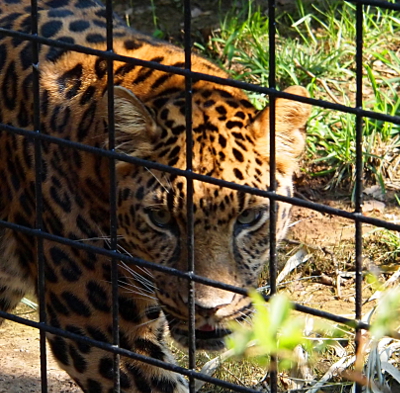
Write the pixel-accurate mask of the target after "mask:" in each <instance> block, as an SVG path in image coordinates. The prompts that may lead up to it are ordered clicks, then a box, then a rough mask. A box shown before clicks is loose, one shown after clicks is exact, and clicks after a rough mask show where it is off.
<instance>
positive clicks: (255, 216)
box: [237, 209, 262, 226]
mask: <svg viewBox="0 0 400 393" xmlns="http://www.w3.org/2000/svg"><path fill="white" fill-rule="evenodd" d="M261 215H262V212H261V210H258V209H247V210H245V211H243V212H242V213H241V214H240V216H239V217H238V218H237V222H238V224H239V225H246V226H251V225H254V224H256V223H257V222H258V221H259V219H260V218H261Z"/></svg>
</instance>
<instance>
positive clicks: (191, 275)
mask: <svg viewBox="0 0 400 393" xmlns="http://www.w3.org/2000/svg"><path fill="white" fill-rule="evenodd" d="M82 1H85V0H82ZM351 2H352V3H354V4H355V6H356V21H355V24H356V31H357V35H356V48H357V52H356V59H355V62H356V70H357V78H356V105H355V107H349V106H345V105H340V104H335V103H331V102H327V101H323V100H316V99H312V98H305V97H297V96H296V97H294V96H292V95H290V94H288V93H285V92H280V91H278V90H276V53H275V52H276V46H275V27H276V25H275V8H276V1H275V0H269V1H268V16H269V49H268V50H269V51H270V57H269V78H268V83H269V87H268V88H265V87H260V86H256V85H252V84H248V83H244V82H239V81H234V80H226V79H223V78H219V77H216V76H213V75H207V74H202V73H198V72H192V71H191V48H192V42H191V3H190V0H184V30H185V42H184V45H185V67H184V68H183V69H182V68H178V67H173V66H166V65H163V64H160V63H157V62H152V61H145V60H141V59H137V58H129V57H126V56H122V55H118V54H116V53H115V52H113V22H112V20H113V4H112V1H111V0H107V1H106V16H107V26H106V30H107V51H100V50H97V49H94V48H90V47H82V46H79V45H75V44H71V43H68V42H65V41H54V40H51V39H48V38H45V37H43V36H41V35H40V34H39V33H38V32H39V30H38V4H37V0H32V7H31V20H32V32H31V34H29V33H23V32H20V31H12V30H8V29H4V28H0V34H1V35H5V36H11V37H15V38H18V39H22V40H26V41H29V42H31V44H32V70H33V84H32V87H33V92H34V97H35V100H34V129H33V130H25V129H22V128H17V127H15V126H12V125H7V124H0V131H1V132H6V133H11V134H15V135H21V136H23V137H24V138H28V139H30V140H33V141H34V144H35V164H36V165H35V173H36V180H35V198H36V206H37V217H36V227H35V228H28V227H25V226H21V225H19V224H16V223H13V222H7V221H0V227H2V228H8V229H11V230H14V231H19V232H21V233H24V234H27V235H29V236H32V237H35V238H36V241H37V245H38V246H37V250H38V252H37V256H36V257H37V265H38V271H39V275H38V277H39V278H38V283H37V286H38V294H39V305H40V321H39V322H33V321H30V320H27V319H25V318H22V317H19V316H17V315H14V314H11V313H7V312H4V311H0V317H3V318H6V319H9V320H12V321H15V322H18V323H21V324H25V325H28V326H32V327H35V328H37V329H39V330H40V344H41V345H40V350H41V381H42V391H43V392H47V389H48V387H47V371H46V370H47V359H46V340H45V336H46V333H51V334H55V335H59V336H61V337H65V338H70V339H73V340H75V341H76V342H80V343H84V344H87V345H90V346H94V347H98V348H100V349H104V350H106V351H109V352H111V353H113V354H114V355H113V356H114V367H113V370H114V375H113V379H114V392H119V391H120V390H121V386H120V375H119V366H118V365H119V362H120V356H127V357H130V358H132V359H136V360H138V361H142V362H145V363H148V364H151V365H154V366H157V367H161V368H164V369H166V370H171V371H175V372H177V373H180V374H182V375H184V376H186V377H187V378H188V380H189V390H190V392H194V391H195V380H196V379H199V380H202V381H205V382H209V383H211V384H214V385H216V386H221V387H224V388H227V389H231V390H232V391H237V392H255V391H256V390H254V389H252V388H247V387H244V386H239V385H235V384H233V383H230V382H226V381H223V380H219V379H217V378H213V377H210V376H208V375H206V374H203V373H201V372H197V371H195V369H196V348H195V303H194V299H195V298H194V295H195V293H194V292H195V291H194V290H195V286H194V284H195V283H200V284H204V285H209V286H212V287H215V288H220V289H224V290H229V291H232V292H234V293H237V294H242V295H245V294H247V291H246V290H245V289H243V288H237V287H234V286H232V285H227V284H224V283H221V282H218V281H216V280H211V279H209V278H205V277H202V276H199V275H197V274H196V267H195V263H194V248H195V238H194V231H193V192H194V191H193V181H194V180H197V181H202V182H206V183H209V184H213V185H217V186H221V187H226V188H230V189H232V190H237V191H242V192H246V193H249V194H252V195H257V196H262V197H265V198H268V199H269V200H270V240H269V242H270V285H271V295H273V294H274V293H276V291H277V289H276V275H277V261H276V255H277V249H276V247H277V245H276V221H277V217H276V209H275V204H276V203H277V202H279V201H281V202H287V203H290V204H292V205H296V206H301V207H305V208H308V209H312V210H316V211H319V212H322V213H328V214H332V215H336V216H340V217H344V218H348V219H350V220H352V221H353V222H354V225H355V253H354V254H355V270H356V280H355V294H356V301H355V318H354V319H348V318H344V317H342V316H340V315H335V314H332V313H329V312H326V311H323V310H317V309H313V308H310V307H306V306H303V305H300V304H294V308H295V309H296V310H298V311H301V312H304V313H307V314H310V315H314V316H319V317H323V318H326V319H328V320H331V321H334V322H339V323H344V324H347V325H349V326H352V327H353V328H355V330H356V336H355V344H356V347H357V346H358V345H360V334H361V330H362V329H368V328H369V326H368V325H367V324H366V323H364V322H361V321H360V320H361V317H362V301H363V299H362V278H363V275H362V250H363V243H362V225H363V224H371V225H374V226H378V227H383V228H387V229H389V230H394V231H400V225H398V224H394V223H391V222H389V221H385V220H381V219H377V218H373V217H367V216H364V215H363V214H362V190H363V169H362V168H363V162H362V160H363V157H362V154H363V152H362V131H363V118H365V117H368V118H371V119H377V120H381V121H385V122H392V123H395V124H400V118H399V117H397V116H391V115H388V114H382V113H377V112H373V111H369V110H366V109H363V95H362V86H363V81H362V75H363V9H364V6H367V5H369V6H374V7H381V8H382V9H391V10H399V11H400V4H397V3H392V2H387V1H380V0H370V1H367V0H358V1H357V0H353V1H351ZM41 44H44V45H49V46H53V47H56V48H60V49H65V50H68V51H76V52H80V53H86V54H90V55H94V56H97V57H99V58H101V59H105V60H106V62H107V75H108V82H107V87H108V89H107V90H108V124H109V127H108V131H109V143H108V149H101V148H96V147H93V146H88V145H84V144H82V143H78V142H74V141H70V140H66V139H60V138H57V137H55V136H52V135H48V134H45V133H42V132H41V126H40V99H39V97H40V94H39V69H40V65H39V64H38V51H39V45H41ZM114 61H121V62H125V63H127V64H132V65H140V66H145V67H148V68H150V69H156V70H160V71H165V72H169V73H176V74H179V75H183V76H184V77H185V99H186V106H185V118H186V144H187V149H186V151H187V157H186V166H187V167H186V170H181V169H177V168H174V167H169V166H165V165H162V164H159V163H157V162H149V161H147V160H143V159H140V158H135V157H130V156H126V155H121V154H119V153H117V152H116V151H115V127H114V123H115V118H114V96H113V94H112V92H113V84H114V78H113V73H114V67H113V62H114ZM193 80H205V81H210V82H214V83H217V84H221V85H229V86H233V87H237V88H241V89H245V90H248V91H253V92H258V93H263V94H266V95H268V96H269V98H270V108H271V111H270V124H271V130H270V138H271V141H270V169H271V170H270V188H269V189H268V190H267V191H265V190H259V189H255V188H252V187H248V186H243V185H238V184H235V183H231V182H228V181H224V180H221V179H217V178H212V177H209V176H205V175H200V174H197V173H195V172H193V171H192V148H191V146H192V143H193V138H192V126H191V124H192V104H191V103H192V81H193ZM279 97H283V98H288V99H294V100H298V101H301V102H304V103H307V104H310V105H315V106H319V107H322V108H326V109H331V110H336V111H341V112H344V113H349V114H353V115H355V119H356V120H355V124H354V127H355V129H356V162H355V166H356V183H355V184H356V189H355V190H356V191H355V210H354V211H353V212H347V211H344V210H341V209H336V208H333V207H330V206H326V205H322V204H318V203H313V202H310V201H305V200H302V199H299V198H294V197H287V196H283V195H279V194H276V187H275V184H276V178H275V173H276V155H275V149H276V146H275V126H274V125H275V100H276V99H277V98H279ZM42 142H47V143H50V144H54V145H56V146H57V147H58V148H59V149H63V148H65V149H77V150H79V151H85V152H89V153H91V154H94V155H98V156H101V157H106V158H108V159H109V176H110V184H111V187H110V207H109V208H110V217H111V219H110V229H109V233H110V246H109V248H108V249H102V248H98V247H95V246H91V245H88V244H85V243H83V242H79V241H76V240H71V239H68V238H63V237H59V236H56V235H53V234H51V233H48V232H46V231H44V230H43V221H42V215H43V200H42V180H41V179H42V174H43V167H42V158H41V157H42V148H43V147H42ZM117 160H118V161H125V162H127V163H131V164H135V165H142V166H145V167H146V168H148V169H156V170H160V171H165V172H167V173H170V174H174V175H177V176H183V177H185V178H186V179H187V190H186V192H187V233H188V237H187V249H188V264H187V271H180V270H177V269H174V268H170V267H167V266H161V265H154V264H152V263H151V262H148V261H145V260H142V259H139V258H135V257H131V256H127V255H121V254H120V253H118V252H117V251H118V246H117V243H118V240H117V200H116V195H117V194H116V192H117V191H116V190H117V179H116V168H115V165H116V161H117ZM44 240H51V241H54V242H58V243H60V244H64V245H67V246H71V247H74V248H76V249H80V250H85V251H88V252H92V253H95V254H99V255H103V256H106V257H108V258H110V260H111V261H112V269H111V271H112V275H111V276H112V288H113V289H112V293H113V301H112V312H113V342H112V343H104V342H101V341H96V340H93V339H91V338H89V337H84V336H81V335H77V334H74V333H72V332H69V331H64V330H61V329H59V328H56V327H54V326H51V325H49V324H47V319H48V316H47V315H46V310H45V297H44V295H45V287H46V282H45V281H46V273H45V264H44V254H43V241H44ZM118 261H123V262H125V263H127V264H134V265H136V266H140V267H143V268H148V269H152V270H157V271H161V272H164V273H166V274H170V275H174V276H177V277H180V278H182V279H185V280H186V281H187V285H188V293H189V301H188V303H189V349H188V353H189V367H188V368H184V367H180V366H176V365H173V364H169V363H166V362H164V361H160V360H157V359H154V358H150V357H147V356H144V355H141V354H138V353H134V352H131V351H129V350H126V349H124V348H121V347H120V346H119V333H118V331H119V309H118ZM264 297H265V299H266V300H267V301H268V300H269V297H270V296H264ZM272 362H274V359H273V358H272ZM277 389H278V383H277V374H276V371H275V372H274V371H271V373H270V390H271V392H277ZM361 389H362V387H361V386H360V385H357V388H356V391H357V392H361Z"/></svg>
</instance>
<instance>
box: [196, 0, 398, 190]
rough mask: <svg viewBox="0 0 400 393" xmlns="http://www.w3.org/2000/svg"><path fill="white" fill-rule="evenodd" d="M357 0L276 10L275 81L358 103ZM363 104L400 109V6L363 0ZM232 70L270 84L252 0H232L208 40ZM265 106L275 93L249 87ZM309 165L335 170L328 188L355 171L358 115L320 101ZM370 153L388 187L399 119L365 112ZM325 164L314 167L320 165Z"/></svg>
mask: <svg viewBox="0 0 400 393" xmlns="http://www.w3.org/2000/svg"><path fill="white" fill-rule="evenodd" d="M392 2H395V1H394V0H392ZM355 29H356V26H355V6H354V5H353V4H350V3H348V2H344V1H318V2H314V3H313V4H311V5H310V4H308V5H307V6H306V5H305V3H303V1H302V0H297V1H296V10H295V11H294V12H293V11H292V12H290V13H288V12H279V9H278V11H277V32H276V45H277V51H276V81H277V84H278V86H280V87H281V88H282V89H283V88H285V87H287V86H289V85H293V84H299V85H303V86H306V87H307V88H308V90H309V92H310V94H311V96H312V97H314V98H320V99H325V100H328V101H333V102H336V103H341V104H344V105H347V106H352V107H354V106H355V92H356V82H355V81H356V79H355V76H356V75H355V71H356V64H355V54H356V44H355V39H356V30H355ZM363 40H364V52H363V64H364V67H363V100H364V102H363V105H364V108H365V109H368V110H371V111H374V112H379V113H385V114H389V115H393V116H400V95H399V94H398V92H399V90H400V55H399V53H400V13H399V12H396V11H389V10H381V9H379V8H375V7H364V37H363ZM202 49H203V51H205V52H206V53H207V54H208V55H209V56H210V55H211V56H213V57H214V58H216V59H217V61H218V62H219V63H220V64H221V65H222V66H224V67H225V68H226V69H227V70H228V71H229V72H230V73H231V75H232V76H233V77H234V78H236V79H240V80H245V81H248V82H252V83H256V84H259V85H262V86H268V74H269V56H270V53H269V50H268V18H267V16H266V14H265V13H263V11H262V10H260V9H259V8H256V7H254V6H253V4H252V2H242V4H241V5H240V6H236V8H233V9H232V11H231V13H229V15H227V16H226V18H225V20H224V21H223V23H222V24H221V28H220V30H219V31H218V32H216V33H215V34H214V37H213V38H212V39H211V40H210V42H209V44H208V46H203V47H202ZM250 98H251V99H252V101H253V102H254V104H255V105H256V106H257V107H258V108H262V107H264V106H265V105H266V103H267V101H268V99H267V97H264V96H262V95H259V94H255V93H250ZM307 146H308V154H307V160H306V163H305V167H306V168H310V167H312V168H313V173H310V175H311V176H321V175H324V176H326V175H328V176H329V179H330V180H329V182H328V183H327V188H334V187H337V186H338V185H339V184H340V186H341V188H343V186H344V185H347V188H348V190H349V191H350V192H351V191H353V187H354V178H355V116H353V115H349V114H346V113H340V112H337V111H331V110H325V109H322V108H318V107H316V108H314V110H313V115H312V118H311V120H310V122H309V129H308V138H307ZM363 152H364V153H363V160H364V172H365V178H366V180H367V181H370V182H372V183H378V184H380V185H381V186H382V188H385V186H386V181H385V178H386V174H387V172H388V171H390V169H391V166H393V165H394V162H395V161H396V160H395V158H396V157H397V156H398V155H399V152H400V125H399V124H393V123H389V122H382V121H378V120H373V119H368V118H365V119H364V124H363ZM316 167H318V170H317V171H315V168H316Z"/></svg>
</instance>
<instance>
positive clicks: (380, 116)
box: [0, 28, 400, 124]
mask: <svg viewBox="0 0 400 393" xmlns="http://www.w3.org/2000/svg"><path fill="white" fill-rule="evenodd" d="M0 34H4V35H8V36H11V37H18V38H22V39H24V40H28V41H36V42H39V43H41V44H45V45H49V46H54V47H58V48H64V49H68V50H71V51H74V52H80V53H85V54H89V55H94V56H99V57H101V58H104V59H112V60H116V61H122V62H125V63H128V64H135V65H141V66H143V67H148V68H152V69H156V70H160V71H165V72H169V73H173V74H178V75H182V76H190V77H191V78H192V79H194V80H196V79H199V80H205V81H209V82H213V83H217V84H220V85H226V86H231V87H237V88H239V89H243V90H248V91H253V92H257V93H262V94H266V95H271V96H274V97H281V98H288V99H291V100H294V101H299V102H304V103H306V104H310V105H313V106H318V107H321V108H325V109H333V110H336V111H340V112H343V113H350V114H353V115H360V116H363V117H368V118H371V119H375V120H381V121H386V122H390V123H394V124H400V116H392V115H387V114H384V113H378V112H373V111H369V110H366V109H362V108H353V107H350V106H346V105H342V104H336V103H332V102H328V101H324V100H317V99H315V98H308V97H301V96H296V95H293V94H290V93H285V92H283V91H278V90H275V89H270V88H268V87H262V86H257V85H253V84H250V83H246V82H241V81H236V80H233V79H226V78H221V77H217V76H213V75H208V74H203V73H200V72H193V71H189V70H186V69H183V68H178V67H172V66H167V65H163V64H160V63H156V62H152V61H146V60H141V59H137V58H134V57H128V56H122V55H118V54H115V53H114V52H106V51H102V50H98V49H93V48H90V47H85V46H81V45H76V44H68V43H66V42H62V41H56V40H51V39H49V38H44V37H39V36H32V35H30V34H26V33H21V32H18V31H13V30H8V29H4V28H0Z"/></svg>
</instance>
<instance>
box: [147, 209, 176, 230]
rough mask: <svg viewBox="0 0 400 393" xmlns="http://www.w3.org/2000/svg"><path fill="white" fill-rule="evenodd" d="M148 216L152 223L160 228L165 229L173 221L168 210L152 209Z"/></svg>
mask: <svg viewBox="0 0 400 393" xmlns="http://www.w3.org/2000/svg"><path fill="white" fill-rule="evenodd" d="M147 214H148V215H149V217H150V220H151V221H152V223H153V224H154V225H157V226H158V227H160V228H165V227H166V226H167V225H168V224H170V223H171V221H172V215H171V213H170V212H169V211H168V210H166V209H150V210H148V212H147Z"/></svg>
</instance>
